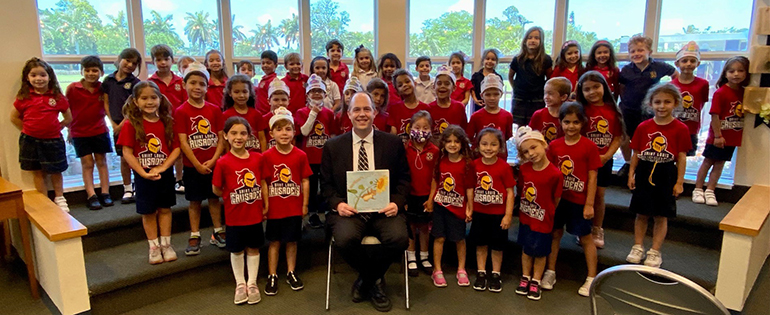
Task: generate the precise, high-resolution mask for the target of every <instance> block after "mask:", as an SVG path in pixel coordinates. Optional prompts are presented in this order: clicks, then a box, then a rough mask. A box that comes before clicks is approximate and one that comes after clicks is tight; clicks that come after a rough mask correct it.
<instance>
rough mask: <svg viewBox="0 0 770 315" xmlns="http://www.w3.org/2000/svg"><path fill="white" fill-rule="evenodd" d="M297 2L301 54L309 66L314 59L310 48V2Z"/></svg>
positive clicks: (300, 0) (299, 0) (302, 0)
mask: <svg viewBox="0 0 770 315" xmlns="http://www.w3.org/2000/svg"><path fill="white" fill-rule="evenodd" d="M297 2H298V5H299V34H300V44H299V53H300V54H301V55H302V60H306V62H307V63H308V64H309V63H310V59H311V58H313V57H312V54H313V53H312V49H311V47H310V36H311V34H310V32H311V28H310V0H297Z"/></svg>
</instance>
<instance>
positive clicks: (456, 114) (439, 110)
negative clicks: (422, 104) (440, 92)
mask: <svg viewBox="0 0 770 315" xmlns="http://www.w3.org/2000/svg"><path fill="white" fill-rule="evenodd" d="M428 113H430V117H431V118H433V135H434V136H440V135H441V133H442V132H444V129H446V127H449V125H458V126H460V128H463V130H465V129H466V128H467V127H468V116H467V115H466V114H465V105H463V103H460V102H458V101H455V100H451V101H450V103H449V107H448V108H443V107H441V106H438V101H433V102H431V103H430V104H428ZM471 141H472V140H471Z"/></svg>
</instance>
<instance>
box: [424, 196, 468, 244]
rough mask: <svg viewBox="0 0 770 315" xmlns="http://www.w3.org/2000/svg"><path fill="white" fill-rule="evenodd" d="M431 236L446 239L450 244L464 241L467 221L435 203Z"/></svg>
mask: <svg viewBox="0 0 770 315" xmlns="http://www.w3.org/2000/svg"><path fill="white" fill-rule="evenodd" d="M430 234H431V235H433V237H435V238H439V237H445V238H446V239H447V241H450V242H459V241H462V240H464V239H465V220H463V219H460V218H458V217H457V216H456V215H454V213H452V211H449V209H447V208H444V206H442V205H440V204H437V203H434V204H433V226H432V227H431V230H430Z"/></svg>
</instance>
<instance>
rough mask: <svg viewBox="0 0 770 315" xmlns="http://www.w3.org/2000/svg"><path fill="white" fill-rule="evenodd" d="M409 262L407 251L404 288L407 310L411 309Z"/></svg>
mask: <svg viewBox="0 0 770 315" xmlns="http://www.w3.org/2000/svg"><path fill="white" fill-rule="evenodd" d="M408 269H409V261H408V258H407V256H406V251H404V287H405V290H404V291H406V293H405V295H406V309H407V310H408V309H409V270H408Z"/></svg>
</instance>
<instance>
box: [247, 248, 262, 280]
mask: <svg viewBox="0 0 770 315" xmlns="http://www.w3.org/2000/svg"><path fill="white" fill-rule="evenodd" d="M246 267H247V268H248V271H249V282H247V284H248V285H257V275H258V274H259V255H246Z"/></svg>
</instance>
